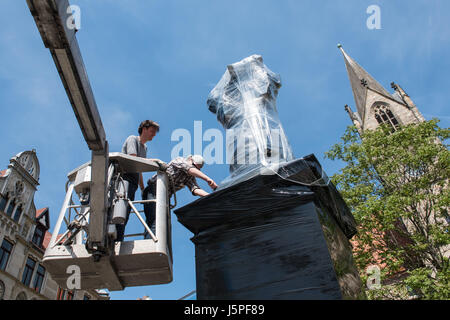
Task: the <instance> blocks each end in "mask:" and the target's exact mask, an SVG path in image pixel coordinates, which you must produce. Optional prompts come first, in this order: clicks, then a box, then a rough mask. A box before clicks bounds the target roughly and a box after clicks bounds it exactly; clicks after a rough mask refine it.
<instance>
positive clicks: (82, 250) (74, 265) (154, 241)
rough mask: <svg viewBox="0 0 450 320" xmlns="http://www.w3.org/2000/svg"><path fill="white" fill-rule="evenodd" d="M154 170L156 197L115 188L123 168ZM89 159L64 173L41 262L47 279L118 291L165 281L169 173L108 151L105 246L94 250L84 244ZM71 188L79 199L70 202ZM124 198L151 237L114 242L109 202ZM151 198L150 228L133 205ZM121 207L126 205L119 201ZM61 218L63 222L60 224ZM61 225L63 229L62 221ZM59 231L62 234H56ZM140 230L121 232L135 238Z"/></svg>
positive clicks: (169, 256)
mask: <svg viewBox="0 0 450 320" xmlns="http://www.w3.org/2000/svg"><path fill="white" fill-rule="evenodd" d="M148 171H157V192H156V198H155V199H148V200H140V201H130V200H129V199H127V197H126V192H123V190H122V189H121V188H120V184H121V180H122V178H121V177H122V176H123V174H125V173H127V172H148ZM90 173H91V163H90V162H89V163H86V164H84V165H82V166H80V167H79V168H77V169H75V170H73V171H72V172H70V173H69V174H68V178H69V181H68V183H67V188H66V189H67V190H66V196H65V199H64V203H63V206H62V208H61V211H60V214H59V218H58V221H57V223H56V226H55V229H54V232H53V235H52V238H51V240H50V243H49V245H48V248H47V250H46V251H45V255H44V259H43V263H44V266H45V267H46V269H47V270H48V272H49V273H50V274H51V276H52V278H53V279H54V280H55V281H56V282H57V283H58V285H60V286H61V287H63V288H68V289H104V288H106V289H109V290H112V291H114V290H123V289H124V288H125V287H131V286H144V285H156V284H165V283H169V282H171V281H172V279H173V270H172V261H173V260H172V243H171V217H170V201H169V197H168V177H167V174H166V173H165V172H163V171H161V170H160V167H159V166H158V164H157V163H156V162H154V161H151V160H148V159H144V158H139V157H134V156H130V155H126V154H122V153H118V152H116V153H110V154H109V168H108V176H107V186H108V196H107V197H108V199H107V200H106V210H105V213H106V214H107V216H108V218H107V219H106V220H105V221H107V223H108V225H107V226H105V228H106V229H107V231H106V232H105V236H106V237H107V238H108V241H107V243H109V250H107V251H105V252H103V253H102V254H99V252H95V251H93V250H92V249H91V248H90V247H89V246H88V245H87V243H88V241H89V230H90V226H89V222H90V199H89V197H90V193H89V190H90V186H91V177H90V176H91V174H90ZM74 193H75V194H76V195H77V196H78V197H75V198H78V200H79V204H77V203H75V202H74V197H73V195H74ZM120 201H123V202H125V203H126V204H127V205H129V206H130V207H131V213H130V215H132V214H135V215H136V216H137V218H138V219H139V221H140V222H141V223H142V225H143V226H144V228H145V230H146V231H147V233H148V234H149V235H150V239H144V240H133V241H122V242H115V241H114V239H115V237H116V230H115V225H114V224H112V223H111V222H112V220H113V217H114V215H115V214H116V213H115V212H114V207H115V206H116V205H117V204H118V203H119V202H120ZM146 202H147V203H148V202H155V203H156V215H155V218H156V219H155V233H154V232H152V230H151V228H150V227H149V226H148V225H147V223H146V222H145V221H144V219H143V218H142V216H141V214H140V212H142V211H138V210H137V208H136V205H137V204H143V203H146ZM124 207H126V206H124ZM63 222H64V223H63ZM64 224H65V229H66V230H64V229H63V226H64ZM61 232H62V233H61ZM141 235H143V234H131V235H125V237H126V238H128V237H137V236H141Z"/></svg>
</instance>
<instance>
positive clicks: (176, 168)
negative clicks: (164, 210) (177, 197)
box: [142, 155, 217, 239]
mask: <svg viewBox="0 0 450 320" xmlns="http://www.w3.org/2000/svg"><path fill="white" fill-rule="evenodd" d="M204 163H205V160H204V159H203V157H202V156H200V155H189V156H187V157H186V158H183V157H178V158H175V159H173V160H172V161H170V162H169V163H168V164H167V169H166V173H167V176H168V178H169V192H170V193H169V199H170V197H171V196H172V194H174V193H175V192H177V191H179V190H181V189H183V187H185V186H186V187H187V188H189V190H190V191H191V193H192V194H193V195H194V196H199V197H204V196H207V195H208V194H209V193H208V192H206V191H205V190H203V189H202V188H200V187H199V185H198V183H197V180H196V179H195V178H200V179H203V180H205V181H206V182H207V183H208V185H209V186H210V187H211V189H213V190H215V189H216V188H217V184H216V183H215V182H214V180H213V179H211V178H210V177H208V176H207V175H206V174H204V173H203V172H201V169H202V167H203V165H204ZM150 194H151V195H153V197H154V198H155V197H156V175H154V176H153V177H151V178H150V179H149V180H148V182H147V187H146V188H145V189H144V192H143V194H142V199H143V200H146V199H148V197H149V195H150ZM144 212H145V217H146V219H147V225H148V226H149V228H150V229H151V230H152V232H153V233H155V216H156V203H155V202H150V203H145V204H144ZM149 237H150V235H149V234H148V233H147V232H145V239H148V238H149Z"/></svg>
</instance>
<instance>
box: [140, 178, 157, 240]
mask: <svg viewBox="0 0 450 320" xmlns="http://www.w3.org/2000/svg"><path fill="white" fill-rule="evenodd" d="M151 196H153V198H156V181H152V180H149V181H148V183H147V187H145V189H144V192H143V194H142V200H148V199H149V198H151ZM144 213H145V219H146V222H147V225H148V227H149V228H150V230H152V232H153V234H155V235H156V233H155V231H156V230H155V228H156V203H155V202H148V203H144ZM144 238H145V239H150V234H148V232H147V230H144Z"/></svg>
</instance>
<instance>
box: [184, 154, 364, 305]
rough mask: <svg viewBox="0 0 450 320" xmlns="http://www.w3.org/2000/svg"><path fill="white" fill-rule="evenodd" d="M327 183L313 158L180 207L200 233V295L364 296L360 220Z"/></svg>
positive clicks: (196, 233)
mask: <svg viewBox="0 0 450 320" xmlns="http://www.w3.org/2000/svg"><path fill="white" fill-rule="evenodd" d="M327 180H328V179H327V178H324V177H323V171H322V169H321V167H320V164H319V162H318V161H317V159H316V158H315V157H314V155H310V156H308V157H305V158H304V159H298V160H294V161H291V162H289V163H286V164H284V165H283V166H281V167H280V168H278V170H277V171H276V172H274V174H273V175H259V176H256V177H253V178H251V179H249V180H247V181H243V182H240V183H238V184H235V185H232V186H230V187H228V188H225V189H222V190H219V191H216V192H214V193H212V194H210V195H209V196H207V197H204V198H200V199H198V200H197V201H194V202H192V203H190V204H189V205H186V206H184V207H182V208H180V209H178V210H176V211H175V214H176V215H177V216H178V220H179V221H180V223H182V224H183V225H184V226H185V227H186V228H188V229H189V230H191V231H192V232H193V233H194V237H193V238H192V241H193V243H194V244H195V255H196V258H195V259H196V276H197V279H196V283H197V299H201V300H203V299H238V300H244V299H245V300H247V299H248V300H252V299H258V300H263V299H357V298H360V297H361V296H362V293H361V292H362V291H361V289H362V283H361V280H360V278H359V275H358V271H357V269H356V267H355V265H354V262H353V258H352V251H351V246H350V243H349V241H348V239H349V238H351V237H352V236H353V235H354V234H355V233H356V228H355V221H354V219H353V217H352V215H351V213H350V211H349V209H348V207H347V206H346V205H345V202H344V200H343V199H342V197H341V196H340V194H339V193H338V191H337V190H336V188H335V187H334V185H333V184H332V183H331V182H328V181H327ZM327 182H328V183H327Z"/></svg>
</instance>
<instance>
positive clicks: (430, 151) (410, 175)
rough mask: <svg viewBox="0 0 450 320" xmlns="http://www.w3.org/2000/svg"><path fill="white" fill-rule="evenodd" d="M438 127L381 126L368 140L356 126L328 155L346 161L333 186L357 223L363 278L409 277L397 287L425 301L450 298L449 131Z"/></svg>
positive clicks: (356, 246)
mask: <svg viewBox="0 0 450 320" xmlns="http://www.w3.org/2000/svg"><path fill="white" fill-rule="evenodd" d="M438 122H439V121H438V120H437V119H433V120H431V121H426V122H423V123H420V124H412V125H408V126H404V127H401V128H400V130H397V131H394V132H393V131H392V128H390V127H386V126H381V127H379V128H378V129H377V130H366V132H365V133H364V134H363V135H362V137H360V136H359V134H358V132H357V130H356V128H355V127H353V126H350V127H348V128H347V130H346V132H345V134H344V135H343V137H342V138H341V142H340V143H338V144H336V145H334V146H333V147H332V148H331V149H330V151H328V152H327V153H326V157H327V158H329V159H332V160H341V161H343V162H344V163H345V167H344V168H343V169H341V170H340V171H339V173H337V174H335V175H334V176H333V177H332V181H333V183H334V184H335V185H336V187H337V188H338V190H339V191H340V192H341V193H342V196H343V197H344V199H345V200H346V202H347V204H348V205H349V207H350V209H351V210H352V212H353V214H354V216H355V219H356V221H357V222H358V234H357V235H356V236H355V238H354V240H355V242H354V256H355V261H356V263H357V265H358V268H359V269H360V272H361V275H362V277H363V279H365V277H366V276H367V275H366V273H365V270H366V269H367V267H368V266H370V265H378V266H380V267H381V270H382V273H381V277H382V280H383V283H386V282H388V281H389V279H390V278H392V276H393V275H398V274H399V273H402V274H403V275H404V277H403V279H402V280H401V281H399V282H398V283H400V284H401V285H402V286H403V287H404V288H407V289H408V290H409V291H410V292H414V294H417V296H418V297H422V298H426V299H449V298H450V290H449V260H448V258H446V257H445V252H446V250H447V251H448V248H449V247H450V241H449V240H450V235H449V228H448V223H449V212H448V209H449V203H450V193H449V185H448V184H449V180H448V178H449V177H450V152H449V151H448V145H446V144H445V142H446V140H447V139H448V137H449V134H450V131H449V130H448V129H441V128H440V127H439V126H438V125H437V123H438ZM447 254H448V253H447ZM369 296H370V295H369ZM382 296H383V295H382ZM372 297H375V298H380V296H377V295H373V294H372ZM384 297H388V298H389V296H386V295H385V296H384ZM391 298H392V297H391Z"/></svg>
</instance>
